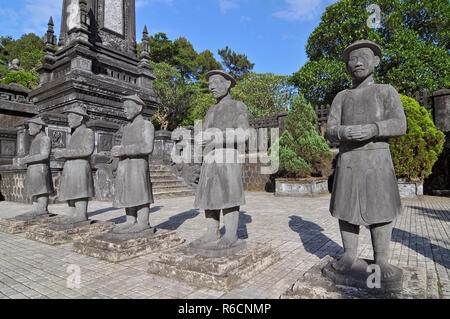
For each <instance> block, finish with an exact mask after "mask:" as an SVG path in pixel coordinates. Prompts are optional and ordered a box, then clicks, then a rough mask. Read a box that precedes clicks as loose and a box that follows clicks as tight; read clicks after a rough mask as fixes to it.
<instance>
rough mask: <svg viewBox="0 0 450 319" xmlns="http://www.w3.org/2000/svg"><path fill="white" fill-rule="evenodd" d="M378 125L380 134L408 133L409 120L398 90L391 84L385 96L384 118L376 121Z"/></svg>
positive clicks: (399, 134)
mask: <svg viewBox="0 0 450 319" xmlns="http://www.w3.org/2000/svg"><path fill="white" fill-rule="evenodd" d="M375 124H376V125H377V127H378V132H379V134H378V136H380V137H396V136H402V135H404V134H405V133H406V129H407V126H408V125H407V122H406V116H405V110H404V109H403V104H402V101H401V100H400V96H399V95H398V93H397V91H396V90H395V89H394V88H393V87H392V86H391V85H388V86H387V93H386V96H385V98H384V120H383V121H379V122H376V123H375Z"/></svg>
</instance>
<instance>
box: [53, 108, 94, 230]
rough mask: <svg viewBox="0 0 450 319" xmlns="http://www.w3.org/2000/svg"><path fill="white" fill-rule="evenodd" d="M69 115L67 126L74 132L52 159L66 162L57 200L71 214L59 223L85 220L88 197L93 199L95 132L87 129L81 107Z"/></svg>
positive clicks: (74, 109) (70, 111)
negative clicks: (66, 143)
mask: <svg viewBox="0 0 450 319" xmlns="http://www.w3.org/2000/svg"><path fill="white" fill-rule="evenodd" d="M64 113H68V121H69V126H70V128H71V129H72V130H73V133H72V136H71V138H70V140H69V143H68V145H67V148H66V149H58V150H55V153H54V155H55V158H56V159H62V160H65V163H64V169H63V173H62V178H61V187H60V194H59V199H60V200H61V201H67V202H68V204H69V206H70V207H71V209H72V211H71V214H70V216H67V217H64V218H62V219H61V220H60V221H58V224H63V225H66V224H76V223H79V222H84V221H87V220H88V216H87V208H88V201H89V198H92V197H94V180H93V177H92V169H91V164H90V157H91V155H92V154H93V153H94V132H93V131H92V130H91V129H89V128H87V127H86V122H87V121H88V119H89V116H88V114H87V113H86V111H85V110H83V109H82V108H81V107H74V108H72V109H70V110H68V111H65V112H64Z"/></svg>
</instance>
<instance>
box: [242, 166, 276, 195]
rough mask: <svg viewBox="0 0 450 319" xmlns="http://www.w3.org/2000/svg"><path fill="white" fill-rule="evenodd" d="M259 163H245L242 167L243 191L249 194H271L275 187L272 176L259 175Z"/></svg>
mask: <svg viewBox="0 0 450 319" xmlns="http://www.w3.org/2000/svg"><path fill="white" fill-rule="evenodd" d="M262 167H264V165H262V164H261V163H257V164H250V163H248V161H246V163H245V164H243V166H242V180H243V183H244V190H246V191H250V192H273V189H274V187H275V185H274V180H273V178H272V175H263V174H261V168H262Z"/></svg>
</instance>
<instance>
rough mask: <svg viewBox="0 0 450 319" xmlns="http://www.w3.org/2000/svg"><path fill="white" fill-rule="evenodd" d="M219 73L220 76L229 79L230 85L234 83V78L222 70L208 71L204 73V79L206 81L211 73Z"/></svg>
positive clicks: (232, 85)
mask: <svg viewBox="0 0 450 319" xmlns="http://www.w3.org/2000/svg"><path fill="white" fill-rule="evenodd" d="M216 74H219V75H221V76H223V77H224V78H225V79H227V80H229V81H231V87H234V86H235V85H236V80H235V79H234V78H233V77H232V76H231V75H230V74H228V73H227V72H225V71H223V70H212V71H209V72H208V73H206V80H207V81H208V80H209V78H210V77H211V76H213V75H216Z"/></svg>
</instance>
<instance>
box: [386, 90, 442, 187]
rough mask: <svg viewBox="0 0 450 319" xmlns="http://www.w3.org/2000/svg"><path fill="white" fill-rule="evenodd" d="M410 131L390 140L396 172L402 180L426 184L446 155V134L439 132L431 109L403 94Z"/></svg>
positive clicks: (401, 97) (402, 98) (401, 96)
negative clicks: (425, 181)
mask: <svg viewBox="0 0 450 319" xmlns="http://www.w3.org/2000/svg"><path fill="white" fill-rule="evenodd" d="M400 99H401V100H402V103H403V108H404V109H405V115H406V120H407V122H408V130H407V132H406V134H405V135H403V136H401V137H396V138H392V139H390V141H389V144H390V148H391V153H392V161H393V163H394V168H395V173H396V175H397V177H399V178H405V179H407V180H410V181H416V180H420V181H424V180H425V178H427V177H428V176H429V175H430V174H431V173H432V169H433V165H434V163H435V162H436V161H437V160H438V158H439V155H440V154H441V153H442V150H443V148H444V142H445V135H444V133H442V132H441V131H439V130H437V129H436V127H435V125H434V123H433V121H432V120H431V118H430V116H429V114H428V112H427V110H426V109H425V108H424V107H423V106H421V105H420V104H419V103H418V102H417V101H416V100H414V99H413V98H410V97H407V96H404V95H400Z"/></svg>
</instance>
